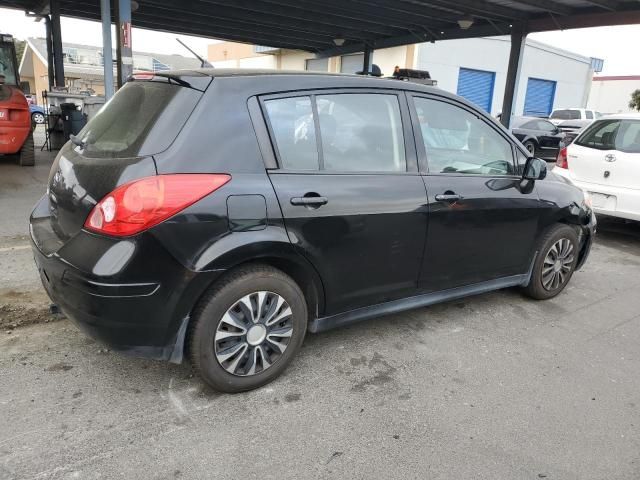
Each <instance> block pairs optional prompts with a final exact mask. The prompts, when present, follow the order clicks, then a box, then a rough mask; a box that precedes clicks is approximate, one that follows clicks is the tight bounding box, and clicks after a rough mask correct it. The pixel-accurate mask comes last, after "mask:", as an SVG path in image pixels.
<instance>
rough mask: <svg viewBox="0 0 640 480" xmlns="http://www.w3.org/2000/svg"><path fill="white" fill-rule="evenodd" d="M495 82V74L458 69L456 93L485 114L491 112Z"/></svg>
mask: <svg viewBox="0 0 640 480" xmlns="http://www.w3.org/2000/svg"><path fill="white" fill-rule="evenodd" d="M495 81H496V74H495V72H486V71H484V70H473V69H471V68H460V73H459V74H458V92H457V93H458V95H460V96H461V97H464V98H466V99H467V100H469V101H470V102H473V103H475V104H476V105H478V106H479V107H481V108H484V109H485V110H486V111H487V112H491V102H492V101H493V85H494V84H495Z"/></svg>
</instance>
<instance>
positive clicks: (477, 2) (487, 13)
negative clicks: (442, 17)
mask: <svg viewBox="0 0 640 480" xmlns="http://www.w3.org/2000/svg"><path fill="white" fill-rule="evenodd" d="M407 1H411V3H415V4H417V5H422V6H430V7H435V8H439V9H442V10H445V11H452V12H457V11H461V12H464V13H465V14H468V15H474V16H479V17H483V18H491V19H492V20H499V19H500V18H507V19H509V20H525V19H526V18H527V17H528V15H527V14H526V12H523V11H522V10H516V9H513V8H507V7H503V6H501V5H498V4H495V3H489V2H486V1H484V0H456V1H455V2H451V1H450V0H407Z"/></svg>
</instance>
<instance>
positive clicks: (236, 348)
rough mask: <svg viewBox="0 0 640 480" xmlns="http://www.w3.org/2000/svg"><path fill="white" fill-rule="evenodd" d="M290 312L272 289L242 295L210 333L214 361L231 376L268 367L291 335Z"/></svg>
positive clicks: (244, 374)
mask: <svg viewBox="0 0 640 480" xmlns="http://www.w3.org/2000/svg"><path fill="white" fill-rule="evenodd" d="M292 315H293V312H292V311H291V307H290V306H289V304H288V303H287V302H286V300H285V299H284V298H282V297H281V296H280V295H278V294H276V293H273V292H266V291H260V292H254V293H250V294H249V295H245V296H244V297H242V298H241V299H240V300H238V301H237V302H236V303H234V304H233V305H232V306H231V308H229V309H228V310H227V311H226V313H225V314H224V315H223V317H222V319H221V320H220V323H219V324H218V328H217V329H216V333H215V336H214V351H215V355H216V359H217V361H218V363H219V364H220V365H221V366H222V368H224V369H225V370H226V371H227V372H229V373H231V374H232V375H238V376H250V375H256V374H259V373H261V372H263V371H265V370H266V369H268V368H269V367H271V366H272V365H273V364H274V363H275V362H277V361H278V359H279V358H280V357H281V356H282V354H283V353H284V352H285V350H286V349H287V346H288V345H289V340H290V339H291V336H292V334H293V320H292Z"/></svg>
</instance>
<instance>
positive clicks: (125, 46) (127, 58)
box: [114, 0, 133, 88]
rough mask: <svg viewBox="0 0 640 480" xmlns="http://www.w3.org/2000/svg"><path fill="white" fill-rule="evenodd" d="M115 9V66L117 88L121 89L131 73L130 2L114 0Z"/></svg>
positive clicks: (129, 0)
mask: <svg viewBox="0 0 640 480" xmlns="http://www.w3.org/2000/svg"><path fill="white" fill-rule="evenodd" d="M114 2H115V4H114V5H117V8H116V36H117V38H118V46H117V48H116V65H117V68H118V88H120V87H122V86H123V85H124V84H125V82H126V81H127V78H129V76H130V75H131V74H132V73H133V53H132V49H131V0H114Z"/></svg>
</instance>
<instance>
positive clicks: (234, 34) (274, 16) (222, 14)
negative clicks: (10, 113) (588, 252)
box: [0, 0, 640, 127]
mask: <svg viewBox="0 0 640 480" xmlns="http://www.w3.org/2000/svg"><path fill="white" fill-rule="evenodd" d="M102 3H103V4H104V8H105V12H107V11H108V8H109V7H108V5H109V3H110V4H111V19H113V20H115V21H116V24H117V25H118V27H119V28H117V29H116V33H117V35H118V51H117V58H118V61H117V65H118V83H119V84H122V83H123V82H124V81H125V80H126V78H127V76H128V74H129V73H130V72H131V71H132V70H131V69H132V63H133V62H132V58H131V43H130V42H125V43H123V38H124V35H123V29H122V28H120V26H123V25H127V27H125V28H128V25H129V23H128V22H129V21H130V19H131V21H132V23H133V25H135V26H137V27H140V28H147V29H150V30H160V31H166V32H174V33H182V34H189V35H198V36H204V37H210V38H220V39H224V40H233V41H237V42H246V43H253V44H256V45H264V46H268V47H276V48H288V49H300V50H306V51H309V52H313V53H315V54H316V56H317V57H318V58H322V57H328V56H336V55H343V54H347V53H354V52H364V63H363V69H362V70H363V71H364V72H369V71H370V66H371V52H372V50H374V49H379V48H388V47H394V46H399V45H407V44H411V43H418V42H435V41H439V40H448V39H455V38H474V37H487V36H494V35H510V36H511V52H510V54H509V65H508V70H507V79H506V84H505V93H504V100H503V106H502V117H501V121H502V123H503V124H504V125H505V126H507V127H508V126H509V124H510V122H511V118H512V116H513V110H514V108H513V106H514V104H515V94H516V86H517V85H518V77H519V75H520V71H521V63H522V57H523V55H522V53H523V51H524V46H525V38H526V35H527V34H528V33H532V32H542V31H547V30H562V29H569V28H584V27H596V26H605V25H627V24H636V23H640V0H457V1H449V0H181V1H175V0H135V2H132V1H131V0H111V1H110V0H103V1H102ZM118 4H119V5H121V7H122V6H124V7H122V8H120V9H118V8H113V7H114V5H118ZM132 4H133V5H135V8H130V6H131V5H132ZM0 6H4V7H12V8H18V9H22V10H26V11H29V12H33V13H35V14H41V15H49V17H47V18H50V19H51V22H48V25H49V24H52V25H53V28H52V32H53V35H52V45H53V51H54V53H53V58H54V63H55V65H56V68H55V70H56V73H55V78H56V85H61V86H63V85H64V71H63V66H62V57H63V54H62V45H61V44H62V41H61V37H60V21H59V18H60V16H66V17H75V18H81V19H89V20H101V19H102V18H101V13H100V12H101V1H100V0H88V1H84V0H0ZM130 9H131V10H133V11H132V12H130V11H129V10H130ZM116 12H119V13H118V14H117V15H116ZM130 14H131V16H129V15H130ZM102 20H103V35H104V36H105V38H104V39H103V43H104V45H109V47H108V48H107V50H108V51H110V45H111V38H110V34H109V28H108V25H109V20H110V19H106V18H104V19H102ZM463 26H464V27H467V28H462V27H463ZM123 58H126V59H127V60H128V62H127V65H126V66H124V65H125V64H124V61H123ZM110 77H111V69H110V68H108V67H105V87H106V83H107V81H108V82H109V83H110V84H112V80H111V79H110ZM107 96H110V93H108V94H107Z"/></svg>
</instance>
